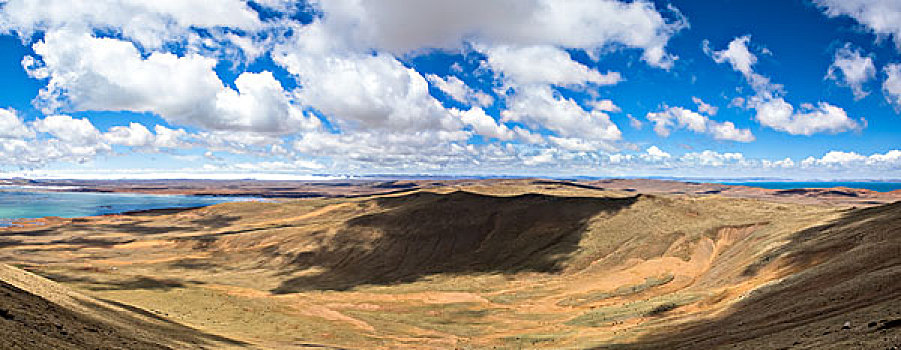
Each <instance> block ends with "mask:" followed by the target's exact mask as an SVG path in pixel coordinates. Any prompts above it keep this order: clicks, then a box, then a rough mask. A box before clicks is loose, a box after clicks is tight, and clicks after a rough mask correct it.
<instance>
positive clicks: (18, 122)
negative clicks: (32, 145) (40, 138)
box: [0, 108, 34, 139]
mask: <svg viewBox="0 0 901 350" xmlns="http://www.w3.org/2000/svg"><path fill="white" fill-rule="evenodd" d="M32 137H34V131H33V130H32V129H31V128H30V127H28V125H26V124H25V122H23V121H22V118H20V117H19V115H18V113H16V111H15V110H12V109H5V108H0V139H21V138H32Z"/></svg>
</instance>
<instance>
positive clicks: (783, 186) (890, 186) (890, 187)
mask: <svg viewBox="0 0 901 350" xmlns="http://www.w3.org/2000/svg"><path fill="white" fill-rule="evenodd" d="M723 184H724V185H739V186H752V187H760V188H768V189H774V190H788V189H793V188H833V187H849V188H861V189H865V190H871V191H877V192H891V191H895V190H901V182H723Z"/></svg>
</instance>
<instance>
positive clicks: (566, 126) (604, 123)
mask: <svg viewBox="0 0 901 350" xmlns="http://www.w3.org/2000/svg"><path fill="white" fill-rule="evenodd" d="M507 104H508V109H507V110H506V111H503V112H502V113H501V115H502V116H503V118H502V121H504V122H507V121H515V122H522V123H524V124H526V125H530V126H532V127H534V128H541V127H544V128H547V129H548V130H550V131H552V132H554V133H556V135H557V136H558V137H564V138H570V137H578V138H582V139H584V140H585V141H590V142H593V143H595V146H596V147H595V148H604V147H607V148H609V142H610V141H616V140H619V139H620V138H621V137H622V133H621V132H620V130H619V128H618V127H617V126H616V124H614V123H613V122H612V121H611V120H610V116H608V115H607V114H605V113H603V112H600V111H591V112H589V111H586V110H585V109H583V108H582V107H581V106H579V104H578V103H576V102H575V101H574V100H572V99H569V98H565V97H563V96H561V95H560V94H558V93H555V92H554V91H553V89H552V88H551V87H549V86H540V85H537V86H527V87H523V88H521V89H520V91H518V92H517V94H516V95H515V96H513V97H511V100H510V101H508V103H507Z"/></svg>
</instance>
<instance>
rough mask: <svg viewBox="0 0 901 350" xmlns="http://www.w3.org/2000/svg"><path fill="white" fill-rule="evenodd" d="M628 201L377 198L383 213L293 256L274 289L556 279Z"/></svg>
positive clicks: (632, 199)
mask: <svg viewBox="0 0 901 350" xmlns="http://www.w3.org/2000/svg"><path fill="white" fill-rule="evenodd" d="M638 198H639V197H638V196H635V197H629V198H582V197H556V196H549V195H539V194H528V195H521V196H515V197H498V196H488V195H480V194H474V193H468V192H462V191H460V192H454V193H451V194H446V195H441V194H434V193H428V192H419V193H415V194H410V195H405V196H399V197H388V198H380V199H377V201H378V205H379V206H380V207H381V208H383V209H384V210H383V211H381V212H378V213H374V214H369V215H364V216H360V217H357V218H354V219H351V220H350V221H348V222H347V225H346V227H344V228H342V229H341V230H340V231H338V232H337V233H336V235H335V237H334V238H333V239H331V240H330V242H329V243H328V245H327V246H323V247H322V248H320V249H319V250H316V251H311V252H305V253H301V254H298V255H297V256H296V257H294V260H293V263H292V266H294V267H296V270H295V271H302V270H305V269H310V268H313V269H315V270H316V271H319V272H318V273H316V274H311V275H304V276H300V277H295V278H293V279H290V280H288V281H285V282H284V283H283V284H282V285H281V286H279V287H278V288H276V289H275V290H273V292H275V293H292V292H297V291H303V290H316V289H329V290H344V289H349V288H353V287H354V286H357V285H362V284H391V283H399V282H411V281H415V280H417V279H419V278H421V277H424V276H426V275H430V274H437V273H461V274H464V273H515V272H524V271H533V272H547V273H553V272H559V271H560V270H561V269H562V268H563V264H562V263H563V262H564V260H565V259H566V258H567V257H568V256H569V255H571V254H572V253H573V252H575V251H576V250H577V249H578V244H579V241H580V240H581V238H582V235H583V233H584V232H585V231H586V229H587V226H588V221H589V219H591V218H592V217H594V216H596V215H598V214H600V213H610V214H612V213H615V212H617V211H619V210H622V209H625V208H627V207H629V206H631V205H632V204H633V203H635V202H636V201H637V200H638Z"/></svg>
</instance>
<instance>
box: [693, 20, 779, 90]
mask: <svg viewBox="0 0 901 350" xmlns="http://www.w3.org/2000/svg"><path fill="white" fill-rule="evenodd" d="M750 42H751V36H750V35H745V36H740V37H737V38H735V39H733V40H732V41H730V42H729V45H728V46H727V47H726V48H725V49H723V50H720V51H714V50H713V49H712V48H711V47H710V42H709V41H707V40H704V52H706V53H707V54H708V55H710V57H711V58H713V60H714V61H715V62H716V63H728V64H729V65H730V66H732V69H733V70H735V71H736V72H739V73H741V74H742V75H743V76H744V77H745V79H746V80H747V81H748V83H749V84H751V87H752V88H753V89H754V91H756V92H757V93H758V94H759V95H772V94H774V93H777V92H779V91H781V90H782V86H781V85H776V84H773V83H771V82H770V78H767V77H765V76H763V75H760V74H758V73H757V72H755V71H754V65H755V64H757V55H755V54H754V53H753V52H751V49H750V48H748V44H749V43H750Z"/></svg>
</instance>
